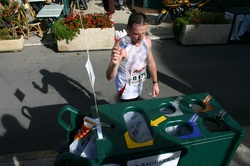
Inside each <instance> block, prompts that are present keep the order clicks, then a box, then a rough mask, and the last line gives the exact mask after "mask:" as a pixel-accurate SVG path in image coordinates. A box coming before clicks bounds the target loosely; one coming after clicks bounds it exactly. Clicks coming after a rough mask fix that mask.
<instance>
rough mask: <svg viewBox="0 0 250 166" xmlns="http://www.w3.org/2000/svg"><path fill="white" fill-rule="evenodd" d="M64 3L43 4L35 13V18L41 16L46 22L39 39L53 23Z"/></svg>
mask: <svg viewBox="0 0 250 166" xmlns="http://www.w3.org/2000/svg"><path fill="white" fill-rule="evenodd" d="M63 7H64V5H45V6H44V7H43V8H42V9H41V10H40V11H39V12H38V13H37V15H36V18H38V19H39V18H41V19H43V20H44V21H45V22H46V25H47V29H46V31H45V32H44V33H43V37H42V39H41V40H43V39H44V38H45V37H46V35H47V33H48V31H49V30H50V29H51V27H52V25H53V23H54V22H55V20H56V19H57V18H58V17H60V15H61V13H62V10H63Z"/></svg>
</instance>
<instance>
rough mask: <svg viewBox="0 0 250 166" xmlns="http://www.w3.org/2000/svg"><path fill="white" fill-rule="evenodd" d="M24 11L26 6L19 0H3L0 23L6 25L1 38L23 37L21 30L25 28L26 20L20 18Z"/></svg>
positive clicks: (0, 6) (0, 4) (0, 8)
mask: <svg viewBox="0 0 250 166" xmlns="http://www.w3.org/2000/svg"><path fill="white" fill-rule="evenodd" d="M22 12H25V10H24V7H23V6H22V5H21V4H20V3H18V1H14V0H1V3H0V24H1V26H2V27H4V28H3V29H2V30H1V34H0V39H1V40H4V39H5V40H6V39H7V40H8V39H18V38H20V37H21V34H22V33H21V32H22V31H23V30H24V20H22V19H20V13H22ZM7 32H8V33H9V34H7Z"/></svg>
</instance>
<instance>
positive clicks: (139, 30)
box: [127, 24, 148, 44]
mask: <svg viewBox="0 0 250 166" xmlns="http://www.w3.org/2000/svg"><path fill="white" fill-rule="evenodd" d="M127 30H128V35H129V37H130V38H131V42H132V43H133V44H140V43H141V42H142V39H143V38H144V37H145V35H146V33H147V30H148V24H146V25H139V24H135V25H134V26H133V27H128V26H127Z"/></svg>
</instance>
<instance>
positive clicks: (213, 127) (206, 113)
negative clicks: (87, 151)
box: [55, 93, 245, 166]
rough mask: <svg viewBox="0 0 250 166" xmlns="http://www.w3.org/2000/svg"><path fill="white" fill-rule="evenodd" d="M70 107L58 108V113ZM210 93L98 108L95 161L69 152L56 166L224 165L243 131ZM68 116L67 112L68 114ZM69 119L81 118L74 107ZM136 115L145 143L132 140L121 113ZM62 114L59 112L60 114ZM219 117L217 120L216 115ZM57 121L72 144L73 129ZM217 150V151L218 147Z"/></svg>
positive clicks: (63, 155)
mask: <svg viewBox="0 0 250 166" xmlns="http://www.w3.org/2000/svg"><path fill="white" fill-rule="evenodd" d="M69 108H70V109H72V108H71V107H68V108H67V107H66V108H63V109H62V110H61V111H60V112H62V111H64V112H66V111H65V110H69ZM222 110H223V108H222V106H221V105H220V104H219V103H218V102H217V101H216V100H215V99H214V98H213V97H212V96H211V95H210V94H209V93H200V94H192V95H183V96H174V97H168V98H159V99H152V100H140V101H135V102H127V103H117V104H105V105H99V106H98V115H99V116H98V117H99V118H100V121H101V122H102V123H107V124H109V125H111V126H112V127H110V128H109V127H102V134H103V139H98V134H97V132H96V130H94V135H95V139H96V151H97V156H98V157H97V159H96V160H87V159H85V158H82V157H79V156H76V155H74V154H70V153H62V154H60V155H59V156H58V158H57V160H56V162H55V165H60V164H62V163H68V165H83V166H85V165H105V164H109V165H120V166H125V165H128V166H137V165H156V166H158V165H171V166H174V165H183V166H186V165H192V166H200V165H202V166H206V165H207V166H211V165H213V166H221V165H228V164H229V163H230V161H231V159H232V158H233V156H234V154H235V151H236V149H237V147H238V146H239V144H240V142H241V140H242V138H243V136H244V134H245V131H244V130H243V128H242V127H241V126H240V125H239V124H238V123H237V122H236V121H235V120H234V119H233V118H232V117H231V116H230V115H229V114H228V113H226V112H225V111H222ZM69 112H71V111H69ZM72 112H74V113H72V114H75V115H74V116H72V117H73V119H72V120H71V123H73V124H75V122H74V119H76V118H77V119H79V117H80V119H82V118H83V117H84V116H85V115H83V114H79V113H78V111H76V110H75V109H74V111H72ZM128 112H136V113H140V115H142V116H143V117H144V120H145V123H146V125H147V127H148V128H149V131H150V134H151V135H152V139H151V140H148V141H145V142H136V141H133V140H132V139H131V137H130V134H131V133H129V132H128V130H129V129H128V127H127V124H126V122H125V119H124V115H125V114H126V113H128ZM59 115H61V114H59ZM220 115H221V116H220ZM91 116H92V118H97V114H96V108H95V107H91ZM58 117H59V118H58V121H59V123H60V124H61V125H62V124H63V125H62V126H64V128H65V129H69V130H68V133H67V139H68V143H70V142H72V140H73V139H72V136H71V135H73V134H72V132H73V131H74V134H75V131H76V130H75V128H78V129H79V128H80V127H81V124H80V123H79V124H78V126H77V125H76V126H74V125H73V126H74V127H73V128H74V129H73V128H70V127H65V126H68V125H65V123H62V121H61V118H60V116H58ZM218 147H220V148H218Z"/></svg>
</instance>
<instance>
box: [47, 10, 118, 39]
mask: <svg viewBox="0 0 250 166" xmlns="http://www.w3.org/2000/svg"><path fill="white" fill-rule="evenodd" d="M113 26H114V22H113V21H111V20H110V19H109V18H108V16H107V14H105V13H91V14H84V13H83V12H82V11H80V12H76V11H74V12H73V13H72V14H70V15H68V16H67V17H66V18H65V19H58V20H57V21H56V22H55V23H54V24H53V26H52V28H51V34H52V36H53V38H54V41H55V42H57V40H59V41H60V40H64V39H66V42H67V43H68V42H69V41H71V40H73V39H74V37H76V36H77V34H80V29H88V28H101V29H103V28H112V27H113Z"/></svg>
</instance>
